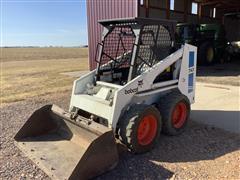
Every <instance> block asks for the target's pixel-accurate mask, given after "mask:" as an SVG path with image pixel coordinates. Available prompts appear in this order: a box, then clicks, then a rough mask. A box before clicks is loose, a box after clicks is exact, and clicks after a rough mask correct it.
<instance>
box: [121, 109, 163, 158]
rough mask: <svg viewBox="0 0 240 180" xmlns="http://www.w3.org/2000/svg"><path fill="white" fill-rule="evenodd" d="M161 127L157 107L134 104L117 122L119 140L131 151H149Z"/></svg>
mask: <svg viewBox="0 0 240 180" xmlns="http://www.w3.org/2000/svg"><path fill="white" fill-rule="evenodd" d="M161 127H162V122H161V116H160V113H159V111H158V109H157V108H155V107H154V106H148V105H134V106H132V107H130V109H129V110H128V111H126V112H125V114H124V115H123V117H122V118H121V121H120V123H119V135H120V140H121V141H122V142H123V143H124V144H125V145H127V147H128V149H129V150H130V151H131V152H133V153H136V154H138V153H144V152H147V151H150V150H151V149H152V148H153V147H154V145H155V144H156V142H157V140H158V137H159V134H160V131H161Z"/></svg>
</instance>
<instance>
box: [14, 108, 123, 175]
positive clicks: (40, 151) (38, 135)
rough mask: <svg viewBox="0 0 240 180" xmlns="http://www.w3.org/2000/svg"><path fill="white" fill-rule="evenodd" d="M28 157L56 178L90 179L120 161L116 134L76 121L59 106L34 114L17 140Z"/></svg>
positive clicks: (94, 124)
mask: <svg viewBox="0 0 240 180" xmlns="http://www.w3.org/2000/svg"><path fill="white" fill-rule="evenodd" d="M14 139H15V143H16V145H17V146H18V147H19V149H21V150H22V151H23V152H24V153H25V154H26V156H27V157H29V158H30V159H31V160H32V161H33V162H35V163H36V164H37V166H39V167H40V168H41V169H42V170H43V171H45V173H46V174H47V175H49V177H51V178H53V179H89V178H93V177H95V176H97V175H100V174H102V173H104V172H105V171H107V170H110V169H112V168H114V166H115V165H117V162H118V152H117V145H116V142H115V138H114V134H113V131H112V130H111V129H109V128H107V127H105V126H103V125H101V124H98V123H96V122H92V123H91V124H89V123H86V122H84V121H79V122H76V121H73V120H71V119H70V114H69V113H67V112H65V111H63V110H62V109H61V108H59V107H57V106H56V105H46V106H44V107H42V108H40V109H38V110H37V111H35V112H34V113H33V114H32V115H31V117H30V118H29V119H28V121H27V122H26V123H25V124H24V125H23V127H22V128H21V129H20V130H19V132H18V133H17V134H16V136H15V137H14Z"/></svg>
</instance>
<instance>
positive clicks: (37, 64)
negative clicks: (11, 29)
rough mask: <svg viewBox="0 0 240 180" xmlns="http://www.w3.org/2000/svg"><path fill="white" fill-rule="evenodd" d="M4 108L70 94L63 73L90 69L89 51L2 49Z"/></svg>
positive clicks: (69, 86) (69, 81)
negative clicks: (40, 97)
mask: <svg viewBox="0 0 240 180" xmlns="http://www.w3.org/2000/svg"><path fill="white" fill-rule="evenodd" d="M1 50H2V55H1V87H0V90H1V97H0V98H1V99H0V100H1V104H2V105H3V104H5V103H9V102H15V101H20V100H24V99H26V98H31V97H34V96H39V95H45V94H52V93H60V92H64V91H67V90H70V89H71V87H72V83H73V80H74V78H71V77H68V76H65V75H61V74H60V73H62V72H68V71H80V70H87V69H88V59H87V57H88V53H87V52H88V51H87V48H3V49H1Z"/></svg>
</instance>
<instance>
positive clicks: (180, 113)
mask: <svg viewBox="0 0 240 180" xmlns="http://www.w3.org/2000/svg"><path fill="white" fill-rule="evenodd" d="M186 119H187V106H186V104H185V103H183V102H180V103H178V104H177V105H176V106H175V108H174V110H173V113H172V123H173V126H174V127H175V128H181V127H182V126H183V125H184V123H185V121H186Z"/></svg>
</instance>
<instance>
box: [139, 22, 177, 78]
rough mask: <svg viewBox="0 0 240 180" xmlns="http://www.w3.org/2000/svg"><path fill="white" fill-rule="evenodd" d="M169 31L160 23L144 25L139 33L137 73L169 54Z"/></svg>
mask: <svg viewBox="0 0 240 180" xmlns="http://www.w3.org/2000/svg"><path fill="white" fill-rule="evenodd" d="M171 47H172V40H171V36H170V32H169V31H168V29H166V27H164V26H162V25H145V26H143V28H142V31H141V33H140V40H139V50H138V53H137V59H136V63H135V66H136V68H137V74H141V73H142V72H143V71H145V70H146V68H148V67H151V66H153V65H154V64H156V63H157V62H159V61H160V60H162V59H164V58H165V57H167V56H168V55H169V54H170V50H171Z"/></svg>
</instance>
